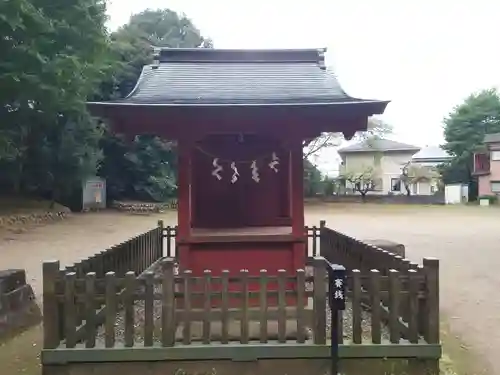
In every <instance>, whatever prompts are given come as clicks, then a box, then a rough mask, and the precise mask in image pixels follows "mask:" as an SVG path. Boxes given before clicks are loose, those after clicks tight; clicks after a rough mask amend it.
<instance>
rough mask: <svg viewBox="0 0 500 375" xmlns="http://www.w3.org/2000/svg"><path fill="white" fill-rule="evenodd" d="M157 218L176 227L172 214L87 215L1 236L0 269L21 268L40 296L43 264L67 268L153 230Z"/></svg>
mask: <svg viewBox="0 0 500 375" xmlns="http://www.w3.org/2000/svg"><path fill="white" fill-rule="evenodd" d="M160 218H161V219H164V220H165V225H168V224H172V223H175V216H174V215H173V214H164V215H161V216H160V215H151V216H147V215H132V214H118V213H113V212H109V213H99V214H97V213H90V214H80V215H73V216H72V217H70V218H68V219H66V220H64V221H62V222H58V223H52V224H48V225H45V226H40V227H37V228H33V229H31V230H29V231H28V232H26V233H21V234H5V233H4V234H3V235H0V268H4V269H5V268H24V269H25V270H26V273H27V279H28V280H27V281H28V282H29V283H31V284H32V286H33V288H34V289H35V292H36V293H37V294H39V293H40V292H41V287H42V263H43V261H44V260H59V261H60V262H61V266H67V265H69V264H71V263H74V262H75V261H77V260H79V259H82V258H86V257H88V256H90V255H92V254H95V253H96V252H98V251H100V250H103V249H105V248H107V247H109V246H111V245H114V244H116V243H119V242H122V241H124V240H127V239H128V238H130V237H133V236H135V235H137V234H139V233H142V232H144V231H146V230H147V229H150V228H153V227H154V226H155V225H156V223H157V221H158V219H160Z"/></svg>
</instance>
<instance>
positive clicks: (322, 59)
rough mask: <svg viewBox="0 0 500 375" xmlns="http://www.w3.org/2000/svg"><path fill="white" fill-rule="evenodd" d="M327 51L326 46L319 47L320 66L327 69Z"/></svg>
mask: <svg viewBox="0 0 500 375" xmlns="http://www.w3.org/2000/svg"><path fill="white" fill-rule="evenodd" d="M325 52H326V48H318V66H319V68H320V69H321V70H326V63H325Z"/></svg>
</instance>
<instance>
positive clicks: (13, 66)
mask: <svg viewBox="0 0 500 375" xmlns="http://www.w3.org/2000/svg"><path fill="white" fill-rule="evenodd" d="M105 20H106V15H105V2H104V1H103V0H74V1H72V2H58V3H57V6H56V4H54V2H53V1H48V0H32V1H26V0H18V1H3V2H1V3H0V33H1V34H2V38H1V39H0V53H1V55H2V59H1V60H0V86H1V87H2V90H1V92H0V121H1V123H2V127H1V129H0V168H2V171H5V173H4V174H2V177H1V180H2V181H1V182H2V188H3V191H9V190H10V191H14V192H16V193H21V192H35V193H43V192H50V195H51V196H52V198H53V199H58V198H59V197H58V196H62V195H65V192H64V191H65V190H67V188H68V187H71V186H75V185H77V184H79V182H80V180H81V178H83V177H84V176H85V175H86V174H88V173H92V171H89V165H92V164H94V165H95V162H94V161H95V158H96V155H98V149H96V148H95V147H94V146H95V145H96V143H95V142H94V144H92V142H89V143H85V142H87V141H88V140H89V139H94V138H93V137H94V135H95V134H98V133H99V127H98V126H97V125H96V124H95V123H93V121H92V119H91V118H90V116H89V115H88V113H87V111H86V107H85V101H86V98H87V96H88V95H89V94H90V93H91V92H92V91H93V90H94V89H95V88H96V86H97V83H98V82H99V81H100V80H101V79H102V76H101V73H102V68H103V66H104V62H105V60H106V59H107V52H108V40H107V33H106V28H105V26H104V23H105ZM69 144H72V145H73V147H67V145H69ZM80 146H81V147H80ZM89 148H90V149H89ZM37 169H38V173H34V172H35V171H36V170H37ZM94 169H95V168H94ZM94 172H95V171H94ZM35 176H36V177H35Z"/></svg>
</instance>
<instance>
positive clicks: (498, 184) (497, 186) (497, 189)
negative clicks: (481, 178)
mask: <svg viewBox="0 0 500 375" xmlns="http://www.w3.org/2000/svg"><path fill="white" fill-rule="evenodd" d="M491 191H492V192H493V193H500V181H491Z"/></svg>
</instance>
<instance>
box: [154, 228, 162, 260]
mask: <svg viewBox="0 0 500 375" xmlns="http://www.w3.org/2000/svg"><path fill="white" fill-rule="evenodd" d="M158 227H159V228H160V238H159V239H158V241H159V242H158V246H159V247H158V249H157V250H158V251H157V253H156V256H157V258H156V259H155V260H157V259H159V258H161V257H162V256H163V229H164V224H163V220H158ZM158 255H159V256H158Z"/></svg>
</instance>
